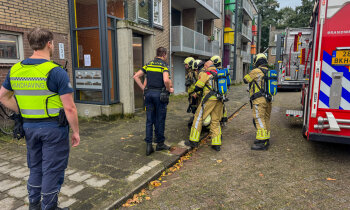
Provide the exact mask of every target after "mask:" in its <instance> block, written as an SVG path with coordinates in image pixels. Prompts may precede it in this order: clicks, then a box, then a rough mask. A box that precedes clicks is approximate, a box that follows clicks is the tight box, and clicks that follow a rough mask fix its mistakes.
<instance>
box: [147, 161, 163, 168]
mask: <svg viewBox="0 0 350 210" xmlns="http://www.w3.org/2000/svg"><path fill="white" fill-rule="evenodd" d="M161 162H162V161H159V160H152V161H151V162H150V163H148V164H147V166H149V167H151V168H154V167H156V166H157V165H158V164H159V163H161Z"/></svg>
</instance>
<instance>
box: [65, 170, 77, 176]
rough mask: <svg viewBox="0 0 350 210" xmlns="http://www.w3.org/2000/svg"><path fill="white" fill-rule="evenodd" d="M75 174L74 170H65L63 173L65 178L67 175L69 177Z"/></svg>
mask: <svg viewBox="0 0 350 210" xmlns="http://www.w3.org/2000/svg"><path fill="white" fill-rule="evenodd" d="M75 172H76V170H75V169H67V170H66V171H65V172H64V174H65V175H66V176H68V175H71V174H73V173H75Z"/></svg>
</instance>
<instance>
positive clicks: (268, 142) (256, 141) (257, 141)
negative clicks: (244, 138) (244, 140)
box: [254, 139, 270, 146]
mask: <svg viewBox="0 0 350 210" xmlns="http://www.w3.org/2000/svg"><path fill="white" fill-rule="evenodd" d="M259 141H260V140H255V141H254V144H257V143H259ZM266 141H267V146H270V139H267V140H266Z"/></svg>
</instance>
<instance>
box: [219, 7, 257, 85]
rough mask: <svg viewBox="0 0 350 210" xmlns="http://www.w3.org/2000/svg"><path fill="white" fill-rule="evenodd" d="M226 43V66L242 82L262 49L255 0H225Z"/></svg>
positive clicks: (233, 76)
mask: <svg viewBox="0 0 350 210" xmlns="http://www.w3.org/2000/svg"><path fill="white" fill-rule="evenodd" d="M236 7H237V9H236ZM236 12H237V14H236ZM235 17H237V20H236V19H235ZM235 30H237V32H235ZM234 36H236V37H234ZM235 40H236V43H235ZM224 45H225V46H224V67H227V68H229V69H230V71H231V75H232V80H233V81H234V82H235V83H240V82H242V81H243V77H244V75H245V74H247V73H248V72H249V70H250V69H251V68H252V66H251V63H252V57H253V55H255V54H256V53H257V52H259V51H260V18H259V11H258V9H257V7H256V5H255V3H254V1H253V0H237V2H236V0H225V40H224ZM235 49H236V52H235ZM235 55H236V56H235ZM235 58H236V62H235ZM235 64H236V66H235Z"/></svg>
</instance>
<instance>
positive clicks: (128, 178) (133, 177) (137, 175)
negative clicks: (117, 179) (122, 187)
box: [126, 174, 141, 182]
mask: <svg viewBox="0 0 350 210" xmlns="http://www.w3.org/2000/svg"><path fill="white" fill-rule="evenodd" d="M140 176H141V174H133V175H131V176H128V177H127V178H126V180H128V181H129V182H133V181H135V180H136V179H138V178H139V177H140Z"/></svg>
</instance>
